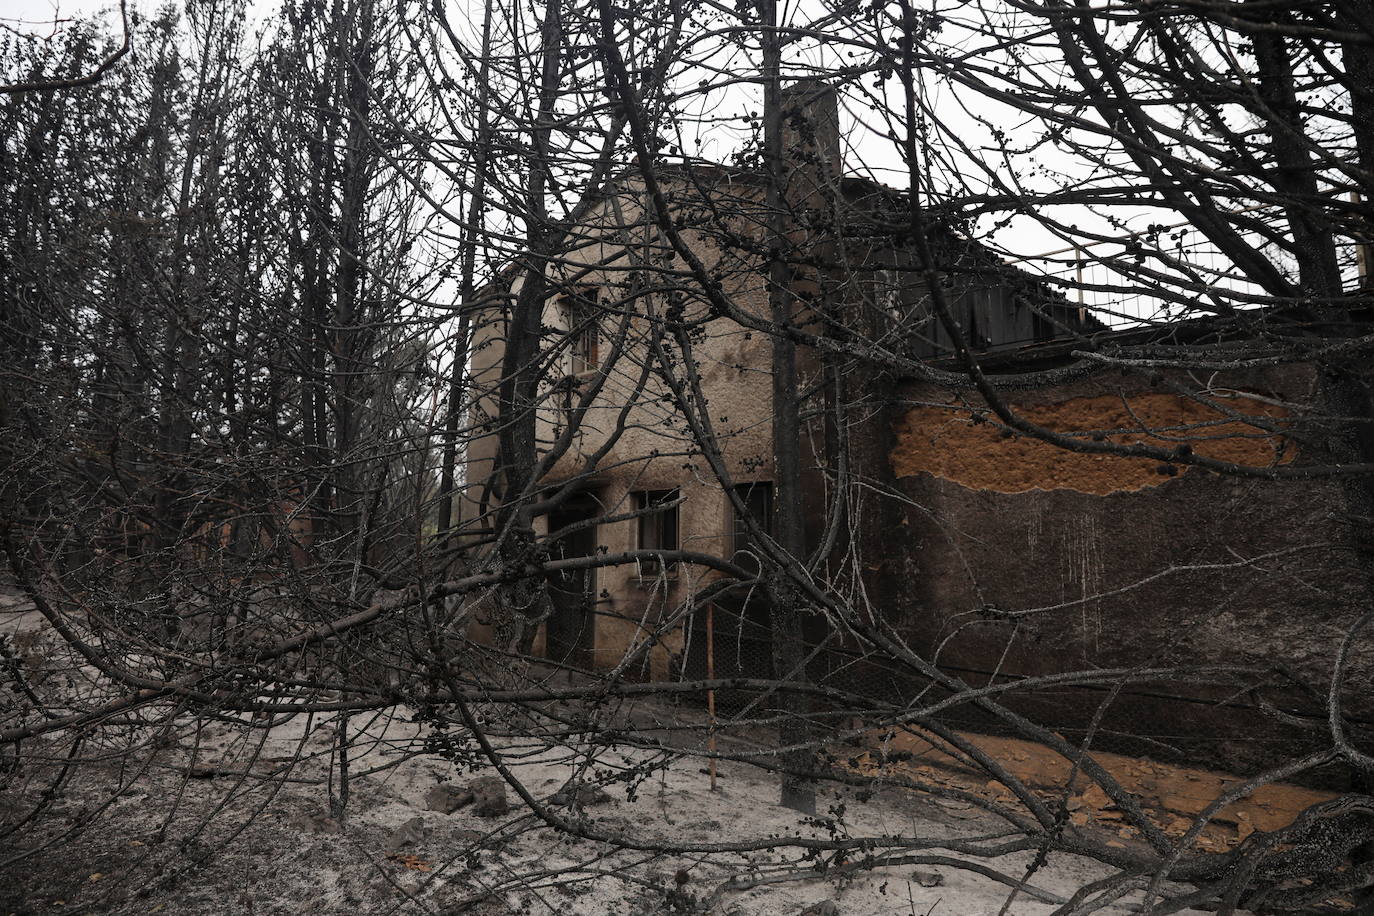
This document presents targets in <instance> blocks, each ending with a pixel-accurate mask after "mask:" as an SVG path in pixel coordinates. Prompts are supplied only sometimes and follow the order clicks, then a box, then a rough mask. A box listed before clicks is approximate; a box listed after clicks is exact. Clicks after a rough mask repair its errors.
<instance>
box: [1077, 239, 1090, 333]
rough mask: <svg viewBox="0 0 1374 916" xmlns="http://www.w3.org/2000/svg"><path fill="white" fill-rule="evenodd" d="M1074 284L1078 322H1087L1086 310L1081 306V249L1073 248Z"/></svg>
mask: <svg viewBox="0 0 1374 916" xmlns="http://www.w3.org/2000/svg"><path fill="white" fill-rule="evenodd" d="M1073 264H1074V283H1075V285H1076V286H1077V287H1078V321H1079V323H1080V324H1081V323H1084V322H1086V321H1087V320H1088V310H1087V309H1086V308H1085V307H1084V306H1083V249H1082V248H1079V247H1078V246H1077V245H1075V246H1073Z"/></svg>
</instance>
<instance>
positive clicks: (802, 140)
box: [782, 80, 842, 245]
mask: <svg viewBox="0 0 1374 916" xmlns="http://www.w3.org/2000/svg"><path fill="white" fill-rule="evenodd" d="M782 166H783V200H784V201H785V202H786V203H787V206H788V208H789V210H791V213H792V222H793V224H794V228H795V229H796V230H802V231H803V232H804V236H803V238H804V239H805V240H804V241H803V240H802V239H796V240H794V241H796V242H797V243H799V244H803V245H805V244H807V243H808V242H809V243H810V244H815V243H816V242H818V241H820V240H819V239H818V238H817V237H816V230H820V231H821V232H825V231H827V230H829V228H830V227H832V226H833V225H834V222H835V206H836V202H837V200H838V197H839V190H840V174H841V171H842V162H841V157H840V102H839V93H837V92H836V91H835V88H834V87H833V86H831V85H829V84H827V83H823V82H820V81H818V80H800V81H798V82H796V83H793V84H792V85H791V86H788V87H787V88H785V89H784V90H783V91H782ZM806 230H811V231H806ZM789 234H790V233H789Z"/></svg>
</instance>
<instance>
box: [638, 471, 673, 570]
mask: <svg viewBox="0 0 1374 916" xmlns="http://www.w3.org/2000/svg"><path fill="white" fill-rule="evenodd" d="M678 495H679V494H678V491H677V490H676V489H672V490H644V491H641V492H639V493H635V494H634V508H635V511H636V512H643V513H644V514H643V515H641V516H639V518H638V519H637V520H636V521H637V522H638V523H639V543H638V547H639V549H640V550H664V551H673V550H677V549H678V530H677V529H678V511H677V510H678V507H677V505H676V503H677V501H678ZM661 562H662V561H661V560H660V559H659V558H654V559H652V560H641V561H640V563H641V566H642V568H643V569H644V570H645V574H646V575H657V574H658V572H659V570H660V569H661V568H662V567H661V566H660V563H661ZM676 565H677V564H676V563H675V562H674V561H672V560H669V561H667V569H669V570H672V569H673V568H674V567H675V566H676Z"/></svg>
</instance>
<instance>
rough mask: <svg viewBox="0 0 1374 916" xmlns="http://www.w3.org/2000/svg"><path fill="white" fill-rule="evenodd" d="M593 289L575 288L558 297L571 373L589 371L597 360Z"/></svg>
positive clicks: (597, 340)
mask: <svg viewBox="0 0 1374 916" xmlns="http://www.w3.org/2000/svg"><path fill="white" fill-rule="evenodd" d="M596 304H597V290H596V289H595V288H591V287H588V288H585V289H579V290H578V291H577V292H575V293H569V294H568V295H566V296H564V297H563V298H562V299H561V300H559V305H560V307H561V308H562V310H563V317H564V320H566V321H567V323H568V352H569V354H570V362H571V371H572V374H573V375H581V374H582V373H583V372H591V371H592V370H594V369H596V368H597V367H598V366H599V365H600V364H601V359H600V356H601V354H600V342H601V335H600V334H599V332H598V327H597V308H596Z"/></svg>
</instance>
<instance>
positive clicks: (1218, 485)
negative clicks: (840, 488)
mask: <svg viewBox="0 0 1374 916" xmlns="http://www.w3.org/2000/svg"><path fill="white" fill-rule="evenodd" d="M1157 381H1158V380H1157ZM1311 387H1312V386H1311V378H1310V374H1309V373H1306V372H1303V371H1300V370H1292V371H1286V372H1282V373H1278V372H1275V373H1269V374H1267V375H1265V376H1263V377H1260V376H1253V375H1252V376H1247V377H1236V378H1232V379H1224V380H1223V379H1216V380H1213V389H1214V390H1215V391H1217V393H1218V394H1220V395H1222V396H1223V397H1225V398H1226V403H1228V404H1230V405H1232V406H1233V407H1234V409H1236V410H1237V411H1238V412H1240V413H1248V414H1251V415H1256V414H1260V415H1263V416H1266V417H1270V418H1273V419H1275V420H1284V419H1285V418H1287V419H1288V420H1293V417H1295V416H1298V415H1300V407H1301V404H1302V402H1303V400H1304V399H1305V398H1307V397H1308V396H1309V393H1310V391H1311ZM947 400H948V394H947V393H943V392H937V391H934V390H930V389H924V388H922V387H921V386H918V385H910V386H908V387H906V389H905V390H904V391H903V392H902V397H901V400H900V402H899V403H898V404H897V405H895V406H894V408H893V412H892V415H891V439H890V451H889V455H888V457H889V470H890V472H891V474H892V481H891V483H892V485H894V486H896V487H897V488H898V489H899V490H900V491H901V493H902V494H903V495H904V496H906V497H907V498H908V499H909V500H910V504H909V505H908V506H906V507H905V508H904V509H902V510H901V514H900V516H899V517H895V518H892V519H888V520H887V523H888V524H890V525H893V526H895V527H896V528H897V530H898V531H899V532H900V536H899V537H887V538H885V539H883V540H882V542H881V543H882V544H884V545H885V547H884V551H885V552H884V554H883V556H882V558H881V560H882V562H881V565H880V567H879V568H878V569H877V570H876V571H875V573H874V576H873V581H872V586H873V588H874V590H875V591H876V592H877V593H878V594H880V595H881V596H882V600H883V603H884V606H885V607H887V608H888V610H889V613H890V614H891V616H892V619H893V620H894V621H899V622H900V624H901V626H902V627H903V629H904V630H905V631H906V633H908V634H909V635H910V636H911V638H913V639H914V640H915V641H916V643H917V644H918V645H919V646H921V647H922V648H924V649H926V650H927V651H929V652H938V661H939V662H940V663H941V664H942V665H944V666H946V667H948V668H950V669H953V670H958V671H960V672H962V673H964V674H965V675H966V676H967V677H969V678H970V679H971V680H972V681H973V682H975V683H986V682H987V681H988V680H989V678H991V677H993V675H992V674H991V672H993V671H994V670H995V671H997V672H998V675H997V677H998V678H1000V679H1006V678H1009V677H1020V676H1034V675H1044V674H1052V673H1057V672H1065V671H1073V670H1083V669H1092V668H1119V667H1171V666H1183V667H1187V668H1189V669H1192V670H1193V671H1196V672H1201V671H1202V669H1204V668H1207V667H1208V666H1228V665H1245V664H1250V665H1258V666H1264V667H1268V668H1271V669H1273V670H1274V671H1275V674H1274V675H1273V676H1272V678H1270V682H1271V683H1270V686H1269V687H1267V688H1266V689H1265V690H1264V691H1262V695H1263V696H1264V697H1265V698H1267V699H1270V700H1273V701H1274V702H1276V703H1278V704H1279V705H1280V706H1281V707H1282V708H1285V709H1288V710H1303V711H1305V712H1308V713H1311V714H1313V715H1316V716H1318V717H1319V716H1320V712H1321V711H1320V699H1321V698H1320V696H1319V695H1311V696H1304V695H1303V693H1302V691H1301V689H1299V688H1297V687H1295V686H1294V685H1293V683H1292V682H1291V681H1287V680H1286V679H1285V677H1284V676H1282V675H1280V674H1278V673H1277V672H1278V671H1279V670H1286V671H1287V672H1288V673H1289V674H1290V675H1292V676H1294V677H1295V678H1296V679H1297V680H1300V681H1304V682H1306V683H1307V684H1308V685H1309V686H1310V687H1312V688H1313V689H1315V690H1316V691H1318V692H1320V691H1322V690H1324V689H1325V688H1326V686H1327V684H1328V683H1329V677H1330V671H1331V666H1332V664H1333V661H1334V658H1335V653H1336V650H1337V647H1338V645H1339V642H1340V639H1341V637H1342V636H1343V634H1344V632H1345V630H1346V628H1347V627H1348V625H1349V624H1350V623H1351V622H1352V621H1353V620H1354V619H1355V618H1356V617H1358V615H1359V613H1360V604H1359V602H1358V601H1357V600H1356V597H1355V596H1356V589H1357V587H1358V584H1359V582H1360V578H1359V577H1360V571H1359V570H1358V569H1357V568H1356V563H1355V558H1354V556H1353V555H1352V553H1351V552H1350V550H1349V544H1348V539H1347V534H1346V531H1345V529H1344V528H1343V526H1342V523H1341V522H1340V518H1341V513H1342V511H1343V504H1342V498H1341V491H1340V487H1339V485H1338V484H1336V483H1334V482H1330V481H1286V482H1273V481H1257V480H1246V479H1240V478H1235V477H1225V476H1221V475H1217V474H1213V473H1210V472H1206V471H1201V470H1197V469H1193V470H1183V469H1181V468H1178V467H1165V466H1161V464H1160V463H1159V462H1157V461H1146V460H1142V459H1125V458H1113V457H1096V456H1091V455H1080V454H1073V453H1068V452H1065V451H1063V450H1060V449H1056V448H1054V447H1052V446H1049V445H1046V444H1044V443H1041V442H1037V441H1031V440H1027V439H1024V438H1020V437H1014V436H1013V437H1007V436H1005V435H1004V434H1003V433H1001V432H1000V431H999V430H998V429H997V428H996V427H995V425H993V424H989V423H977V422H974V421H973V420H971V416H973V415H974V414H976V413H977V412H978V408H979V407H980V406H981V405H980V404H976V403H974V402H972V401H970V402H969V404H968V409H963V410H951V409H947V408H936V407H932V406H929V405H932V404H938V403H942V402H944V401H947ZM1014 403H1015V405H1016V407H1017V409H1018V410H1020V411H1022V412H1023V413H1024V414H1025V415H1026V416H1028V417H1030V418H1031V419H1033V420H1035V421H1037V422H1039V423H1041V424H1043V425H1046V426H1049V427H1051V428H1054V429H1057V430H1061V431H1065V432H1070V431H1081V430H1096V431H1098V432H1099V435H1101V436H1104V437H1106V438H1110V439H1112V440H1113V441H1118V442H1128V441H1137V440H1149V441H1154V442H1173V441H1174V440H1175V439H1180V440H1185V441H1188V442H1189V443H1190V444H1191V447H1193V448H1194V449H1195V450H1196V451H1197V452H1199V453H1201V454H1206V455H1210V456H1213V457H1216V458H1221V459H1226V460H1230V461H1235V462H1241V463H1247V464H1259V465H1264V464H1269V463H1272V462H1292V463H1294V464H1296V465H1300V464H1301V463H1302V461H1303V460H1304V458H1303V455H1302V453H1301V451H1300V450H1297V449H1295V448H1294V446H1293V444H1292V442H1291V441H1284V440H1283V439H1282V438H1280V437H1270V436H1266V435H1265V434H1264V433H1263V432H1261V431H1257V430H1256V429H1255V428H1254V427H1252V426H1246V425H1243V424H1239V423H1235V422H1230V421H1228V419H1227V417H1226V416H1225V415H1224V414H1219V413H1216V412H1215V411H1211V410H1209V409H1208V408H1205V407H1202V406H1200V405H1197V404H1196V403H1194V402H1188V401H1186V400H1183V399H1181V398H1178V397H1176V396H1175V395H1173V394H1172V393H1169V392H1168V391H1167V390H1159V389H1158V388H1152V387H1151V385H1150V384H1149V382H1148V381H1144V380H1134V379H1130V378H1121V377H1113V378H1112V379H1110V380H1106V379H1098V380H1089V381H1084V382H1079V383H1075V384H1074V385H1072V386H1067V387H1063V388H1059V389H1055V390H1050V391H1040V392H1035V393H1033V394H1025V395H1021V396H1019V397H1018V398H1017V399H1016V400H1015V401H1014ZM1290 414H1292V415H1293V416H1290ZM1142 428H1148V429H1150V430H1153V431H1154V432H1153V434H1149V433H1144V432H1141V430H1142ZM1369 656H1370V653H1368V652H1361V653H1360V654H1359V657H1358V658H1357V659H1356V665H1355V668H1354V671H1353V673H1352V678H1351V683H1350V689H1349V690H1348V691H1347V694H1348V695H1349V697H1350V699H1351V701H1352V702H1353V703H1354V704H1356V705H1355V708H1356V711H1357V712H1361V710H1359V705H1360V703H1361V697H1362V695H1363V694H1365V693H1367V692H1368V688H1369V676H1370V670H1371V666H1370V657H1369ZM1221 680H1223V679H1222V678H1217V679H1216V684H1214V685H1209V684H1208V683H1206V681H1207V678H1206V677H1205V676H1202V677H1199V678H1197V679H1196V682H1193V681H1189V680H1187V679H1183V678H1172V677H1171V678H1159V679H1156V680H1154V681H1152V682H1150V683H1144V684H1132V685H1130V686H1128V687H1127V688H1126V689H1124V690H1123V691H1122V692H1121V694H1120V696H1119V697H1117V698H1116V700H1115V701H1114V702H1113V703H1112V704H1111V706H1110V708H1109V711H1108V713H1107V715H1106V716H1105V718H1104V719H1103V732H1102V735H1101V736H1100V737H1099V739H1098V743H1099V746H1101V745H1102V744H1104V743H1105V744H1107V745H1115V746H1117V747H1119V748H1122V749H1125V750H1128V751H1130V752H1136V753H1146V754H1150V755H1153V756H1157V757H1164V758H1169V757H1178V758H1185V759H1188V760H1191V761H1194V762H1202V763H1209V764H1212V765H1216V766H1222V767H1227V768H1231V769H1240V770H1250V769H1254V768H1255V767H1256V766H1259V765H1262V764H1264V763H1267V762H1273V761H1274V760H1276V759H1277V758H1278V757H1279V756H1281V755H1282V754H1284V753H1287V752H1292V751H1294V750H1298V749H1301V748H1303V747H1304V746H1306V745H1308V744H1310V743H1311V741H1313V740H1319V739H1320V737H1321V735H1320V733H1319V732H1313V731H1304V730H1303V729H1301V728H1298V727H1294V726H1289V725H1285V724H1283V723H1282V722H1280V721H1279V720H1278V719H1276V718H1274V717H1273V716H1271V715H1267V714H1265V713H1264V712H1263V711H1262V710H1261V709H1260V708H1259V705H1258V704H1257V703H1256V698H1255V697H1254V696H1242V695H1237V694H1236V691H1235V690H1234V688H1231V687H1223V686H1221V685H1220V682H1221ZM1107 695H1108V694H1107V692H1106V691H1104V690H1101V689H1094V690H1085V689H1076V688H1075V689H1070V688H1064V689H1061V690H1058V691H1050V690H1040V691H1035V692H1033V693H1031V694H1028V695H1027V696H1026V697H1024V698H1023V699H1020V700H1018V701H1016V704H1017V705H1018V706H1019V708H1020V709H1022V710H1023V711H1025V712H1029V713H1032V714H1034V715H1035V716H1036V718H1037V719H1038V720H1040V721H1042V722H1045V723H1047V724H1050V725H1051V726H1053V727H1056V728H1060V729H1061V730H1063V731H1064V732H1065V733H1066V734H1068V733H1070V732H1073V731H1074V730H1075V729H1079V728H1081V727H1082V726H1083V725H1084V724H1085V723H1086V722H1087V721H1088V719H1089V718H1090V717H1091V716H1092V715H1093V713H1094V711H1095V710H1096V707H1097V706H1098V704H1099V703H1100V702H1101V701H1102V700H1103V699H1105V698H1106V697H1107ZM1363 712H1364V713H1366V714H1367V710H1366V711H1363ZM970 715H972V714H971V713H970ZM968 724H969V725H971V726H972V727H977V726H978V724H979V723H978V722H976V721H972V720H971V721H970V722H969V723H968ZM1318 724H1319V723H1318Z"/></svg>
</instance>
